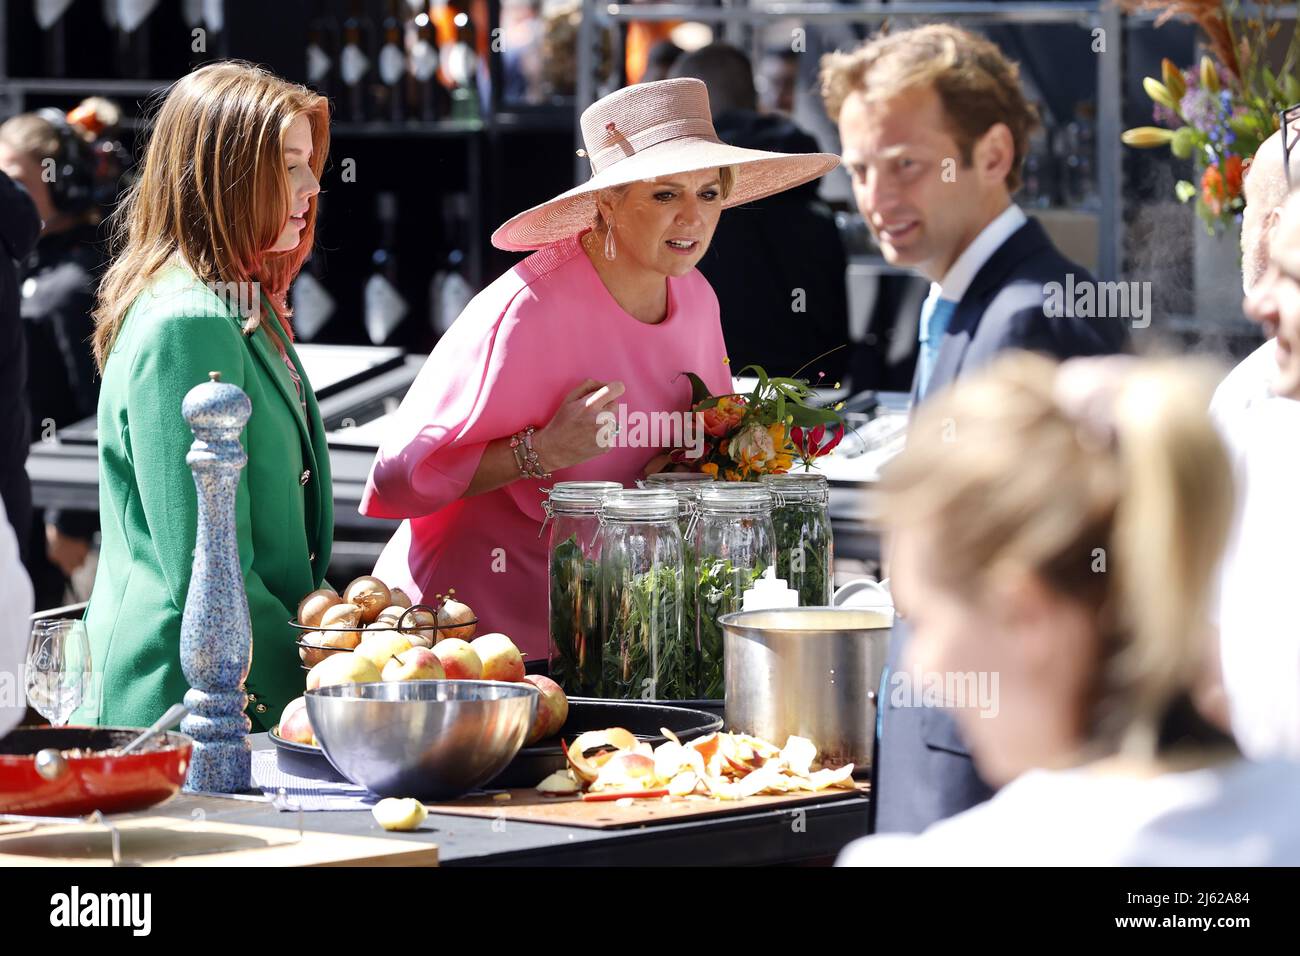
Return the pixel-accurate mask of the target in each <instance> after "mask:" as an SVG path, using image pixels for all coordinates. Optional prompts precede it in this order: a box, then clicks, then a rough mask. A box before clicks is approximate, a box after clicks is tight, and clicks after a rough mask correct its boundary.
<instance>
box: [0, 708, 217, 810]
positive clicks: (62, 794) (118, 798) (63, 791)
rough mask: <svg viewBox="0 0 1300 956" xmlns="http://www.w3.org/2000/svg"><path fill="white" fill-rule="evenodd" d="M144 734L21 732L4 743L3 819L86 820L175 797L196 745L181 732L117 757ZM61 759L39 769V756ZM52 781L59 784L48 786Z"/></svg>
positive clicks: (0, 771)
mask: <svg viewBox="0 0 1300 956" xmlns="http://www.w3.org/2000/svg"><path fill="white" fill-rule="evenodd" d="M143 731H144V728H131V727H20V728H18V729H17V730H14V731H11V732H10V733H9V735H8V736H6V737H3V738H0V813H19V814H27V815H32V816H53V817H65V816H66V817H74V816H86V815H87V814H90V813H93V812H94V811H96V810H98V811H100V812H101V813H106V814H107V813H125V812H127V811H129V810H143V809H144V808H146V807H152V806H153V805H155V804H157V803H161V802H162V801H164V800H167V799H168V798H170V797H172V796H175V794H176V793H177V792H178V791H179V790H180V788H181V784H183V783H184V782H185V772H186V771H187V770H188V769H189V765H190V749H191V747H192V746H193V744H194V741H193V740H192V739H191V738H189V737H187V736H186V735H185V734H182V733H177V732H175V731H172V732H169V733H167V734H165V735H163V734H159V735H158V736H156V737H154V738H153V739H152V740H151V741H150V742H149V743H147V744H145V746H144V747H143V748H142V749H140V750H137V751H134V752H132V753H129V754H126V755H125V756H124V755H122V754H120V753H117V751H118V750H120V749H121V748H122V747H125V746H126V745H127V744H129V743H130V742H131V741H132V740H134V739H135V738H136V737H138V736H139V735H140V734H141V733H142V732H143ZM47 748H52V749H54V750H57V751H59V753H60V754H61V755H62V757H63V761H62V765H59V763H58V762H57V761H56V762H55V763H54V765H53V766H46V767H45V768H44V769H45V770H46V776H42V775H41V774H40V773H38V772H37V769H36V754H37V753H39V752H40V751H42V750H45V749H47ZM48 778H53V779H48Z"/></svg>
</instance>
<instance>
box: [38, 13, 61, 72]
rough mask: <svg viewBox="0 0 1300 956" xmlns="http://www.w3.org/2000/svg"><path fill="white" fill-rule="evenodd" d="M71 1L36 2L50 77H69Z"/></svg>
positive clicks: (45, 62) (47, 70) (42, 48)
mask: <svg viewBox="0 0 1300 956" xmlns="http://www.w3.org/2000/svg"><path fill="white" fill-rule="evenodd" d="M69 2H70V0H36V7H35V14H36V25H37V26H38V27H39V28H40V30H41V52H42V53H43V54H44V65H45V71H46V73H47V74H48V75H49V76H58V77H64V76H67V75H68V18H67V17H66V16H64V14H65V13H66V12H67V10H68V6H69Z"/></svg>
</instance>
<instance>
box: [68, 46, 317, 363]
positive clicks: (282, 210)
mask: <svg viewBox="0 0 1300 956" xmlns="http://www.w3.org/2000/svg"><path fill="white" fill-rule="evenodd" d="M299 116H306V117H307V119H308V121H309V122H310V123H311V131H312V158H311V162H310V166H311V169H312V172H313V173H314V174H315V175H316V178H317V179H319V178H320V176H321V172H322V171H323V170H324V168H325V160H326V155H327V153H328V152H329V102H328V101H327V100H326V99H325V98H324V97H321V96H318V95H317V94H316V93H313V92H312V91H311V90H309V89H307V88H306V87H304V86H299V85H297V84H295V83H289V82H286V81H285V80H282V79H280V78H279V77H277V76H274V75H272V74H271V73H268V72H267V71H266V70H263V69H261V68H260V67H257V66H253V65H252V64H249V63H244V62H241V61H237V60H227V61H224V62H221V63H214V64H211V65H209V66H205V67H202V68H200V69H198V70H195V71H194V72H193V73H190V74H188V75H187V76H185V77H183V78H181V79H180V80H177V81H176V82H175V83H174V84H172V86H171V88H170V90H169V91H168V93H167V96H166V97H165V98H164V99H163V101H162V105H161V106H160V107H159V109H158V111H157V114H156V116H155V118H154V120H153V123H152V130H151V132H150V135H149V143H148V146H147V147H146V148H145V152H144V158H143V162H142V164H141V170H140V176H139V178H138V179H137V180H136V181H135V182H134V183H133V184H132V185H131V187H130V188H129V189H128V190H127V192H126V194H125V195H124V196H123V198H122V201H121V203H120V204H119V206H118V208H117V210H116V211H115V212H114V214H113V220H114V223H113V232H114V246H115V249H116V255H115V257H114V259H113V262H112V264H111V265H110V266H109V267H108V269H107V271H106V272H105V274H104V278H103V281H102V282H101V283H100V286H99V293H98V301H97V303H96V308H95V333H94V336H93V345H94V352H95V361H96V362H97V363H98V365H99V368H100V370H101V371H102V370H103V368H104V365H105V363H106V362H107V361H108V355H109V353H110V352H111V351H112V348H113V343H114V342H115V341H116V340H117V336H118V333H119V331H120V330H121V328H122V323H123V321H124V320H125V318H126V313H127V310H128V309H130V307H131V304H132V303H133V302H134V301H135V299H136V297H137V296H138V295H139V294H140V293H141V292H143V291H144V290H145V288H146V287H147V286H148V285H149V283H150V282H151V281H152V280H153V278H154V276H155V275H156V274H157V273H158V271H159V270H160V269H162V268H163V266H165V265H166V264H167V263H168V262H169V261H171V260H172V259H173V257H179V258H180V259H181V260H182V261H183V262H184V263H185V265H187V266H188V267H189V268H190V270H192V271H193V272H194V274H195V275H196V276H197V277H198V278H199V279H200V281H202V282H204V283H207V284H209V285H212V284H214V283H238V284H241V285H242V284H244V283H253V282H256V283H258V284H259V286H260V287H261V290H262V291H263V292H264V293H266V296H267V298H268V299H269V300H270V301H271V303H272V305H273V307H274V315H275V318H276V321H277V322H278V323H279V325H280V328H281V329H282V330H283V334H284V336H285V337H286V338H288V339H290V340H291V339H292V338H293V326H292V325H291V324H290V321H289V317H290V312H289V309H288V305H287V296H288V290H289V286H290V284H291V283H292V282H293V280H294V278H295V277H296V276H297V274H298V271H299V270H300V269H301V268H302V264H303V262H304V261H306V259H307V256H308V255H310V254H311V249H312V245H313V242H314V239H315V232H316V198H317V197H315V196H313V197H312V198H311V200H310V203H309V205H308V210H307V217H306V227H305V228H304V229H303V230H302V233H301V241H300V242H299V243H298V245H297V246H296V247H295V248H293V249H291V250H289V251H287V252H268V251H266V250H268V249H270V248H271V247H272V246H273V245H274V244H275V241H276V239H277V238H278V237H279V235H280V233H281V232H282V231H283V230H284V228H285V225H286V224H287V223H288V221H289V213H290V202H291V200H292V197H291V195H290V185H289V177H288V173H287V171H286V169H285V164H284V138H285V134H286V132H287V131H288V129H289V126H290V125H291V124H292V123H293V121H294V120H295V119H296V118H297V117H299ZM227 287H230V286H227ZM254 321H256V319H255V320H254Z"/></svg>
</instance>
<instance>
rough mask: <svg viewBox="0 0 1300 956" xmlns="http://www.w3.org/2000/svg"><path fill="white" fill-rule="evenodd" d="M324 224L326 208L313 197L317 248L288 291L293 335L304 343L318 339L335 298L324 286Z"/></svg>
mask: <svg viewBox="0 0 1300 956" xmlns="http://www.w3.org/2000/svg"><path fill="white" fill-rule="evenodd" d="M324 224H325V206H324V204H323V203H322V202H321V198H320V197H319V196H317V197H316V229H315V233H316V240H317V244H316V247H315V248H314V249H312V251H311V255H310V256H308V257H307V261H306V263H304V266H303V269H302V271H300V272H299V273H298V277H297V278H296V279H294V280H293V285H292V286H290V288H289V302H290V305H291V306H292V308H293V329H294V334H295V335H296V336H297V337H298V339H300V340H301V341H303V342H310V341H312V340H313V339H314V338H316V336H318V335H320V331H321V329H323V328H325V326H326V325H327V324H328V323H329V321H330V319H332V318H333V317H334V310H335V302H334V296H332V295H330V291H329V289H328V288H326V286H325V255H324V253H323V252H322V251H321V248H320V242H319V239H320V236H321V235H322V233H321V228H322V227H323V226H324Z"/></svg>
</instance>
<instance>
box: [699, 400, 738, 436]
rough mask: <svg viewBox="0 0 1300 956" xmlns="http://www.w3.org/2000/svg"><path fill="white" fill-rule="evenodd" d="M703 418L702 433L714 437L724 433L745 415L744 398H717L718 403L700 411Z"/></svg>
mask: <svg viewBox="0 0 1300 956" xmlns="http://www.w3.org/2000/svg"><path fill="white" fill-rule="evenodd" d="M700 417H701V418H702V419H703V420H704V433H705V434H706V435H711V436H713V437H714V438H721V437H722V436H723V435H726V434H727V433H728V432H730V431H731V430H732V429H734V428H735V427H736V426H737V425H739V424H740V420H741V419H742V418H744V417H745V400H744V399H743V398H733V397H730V396H727V397H724V398H720V399H718V404H716V405H714V406H713V407H712V408H706V409H705V410H704V411H702V412H701V413H700Z"/></svg>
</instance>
